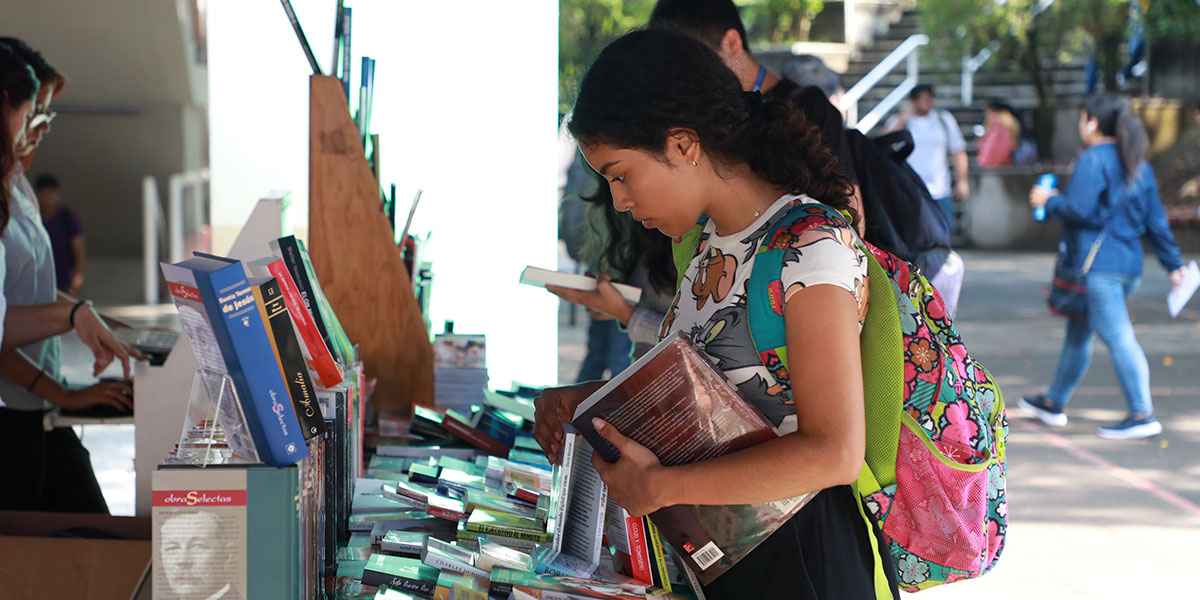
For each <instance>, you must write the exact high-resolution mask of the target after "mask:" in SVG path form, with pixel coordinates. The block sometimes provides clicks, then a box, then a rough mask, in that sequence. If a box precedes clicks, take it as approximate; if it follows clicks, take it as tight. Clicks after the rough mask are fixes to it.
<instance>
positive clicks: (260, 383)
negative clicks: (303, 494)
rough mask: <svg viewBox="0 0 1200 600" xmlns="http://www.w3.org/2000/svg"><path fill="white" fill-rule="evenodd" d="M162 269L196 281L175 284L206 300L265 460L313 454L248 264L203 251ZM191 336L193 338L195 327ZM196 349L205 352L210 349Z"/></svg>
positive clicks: (171, 277)
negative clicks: (249, 278) (252, 286)
mask: <svg viewBox="0 0 1200 600" xmlns="http://www.w3.org/2000/svg"><path fill="white" fill-rule="evenodd" d="M162 270H163V275H164V276H165V277H166V279H167V281H169V282H172V281H174V282H182V281H187V280H190V281H192V282H193V283H194V285H195V287H192V288H190V289H183V288H184V287H187V286H186V285H185V284H180V283H177V284H175V285H176V286H181V287H177V288H176V289H177V291H178V292H179V293H181V294H187V295H189V296H192V297H194V298H197V299H199V301H200V302H201V304H202V305H203V308H204V310H205V314H206V315H207V319H206V320H207V321H208V322H209V324H210V325H211V328H212V333H213V338H214V339H215V340H216V343H217V346H218V347H219V348H220V354H221V357H222V359H223V361H224V363H225V367H226V369H227V371H228V373H229V376H230V378H232V379H233V383H234V388H235V389H236V390H237V395H238V400H239V402H241V405H242V412H243V413H244V415H245V417H246V421H247V425H248V426H249V428H250V432H251V434H252V436H253V438H254V445H255V448H257V450H258V456H259V459H260V460H262V461H263V462H264V463H266V464H269V465H271V466H274V467H286V466H288V465H292V464H295V463H296V462H298V461H300V460H302V459H303V458H305V457H307V456H308V446H307V444H305V440H304V433H303V432H302V431H301V428H300V422H299V420H298V419H297V417H296V411H295V409H294V408H293V407H292V403H291V396H290V395H289V393H288V387H287V383H286V382H285V381H284V380H283V373H282V372H281V371H280V368H279V365H278V363H277V362H276V360H275V353H274V351H273V350H272V349H271V339H270V337H269V336H268V335H267V329H266V325H265V324H264V323H263V320H262V317H261V315H260V314H259V311H258V307H257V305H256V303H255V301H254V294H253V292H252V291H251V289H250V285H249V283H248V282H247V280H246V272H245V269H244V268H243V267H242V264H241V263H240V262H238V261H236V260H232V259H228V258H222V257H217V256H208V255H200V254H197V256H195V257H194V258H190V259H188V260H185V261H182V262H180V263H177V264H174V265H170V264H166V263H163V264H162ZM172 294H175V291H172ZM181 320H183V317H181ZM198 320H200V319H197V318H195V317H194V316H193V317H191V318H189V319H188V321H191V322H193V323H195V322H197V321H198ZM188 321H185V323H186V322H188ZM188 337H189V339H193V335H192V333H191V332H189V336H188ZM197 339H199V338H197ZM193 347H195V342H193ZM196 350H197V354H198V355H199V353H200V352H202V351H208V350H209V349H207V348H204V347H200V348H196ZM213 358H215V357H213Z"/></svg>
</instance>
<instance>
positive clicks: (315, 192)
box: [308, 75, 433, 414]
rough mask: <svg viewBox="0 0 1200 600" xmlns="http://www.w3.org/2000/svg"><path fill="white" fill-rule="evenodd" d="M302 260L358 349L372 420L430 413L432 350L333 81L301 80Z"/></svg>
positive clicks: (355, 132) (373, 182) (338, 88)
mask: <svg viewBox="0 0 1200 600" xmlns="http://www.w3.org/2000/svg"><path fill="white" fill-rule="evenodd" d="M309 91H310V100H309V102H310V105H309V163H308V164H309V171H308V172H309V175H308V190H309V203H308V207H309V208H308V227H309V234H308V236H309V244H308V246H309V253H310V254H311V255H312V261H313V267H314V268H315V269H316V271H317V277H318V278H319V279H320V280H321V286H322V287H323V288H324V290H325V295H326V296H327V297H328V298H329V303H330V305H332V306H333V310H334V312H336V313H337V316H338V318H339V319H340V320H341V322H342V326H343V327H344V328H345V329H346V334H347V335H348V336H350V341H351V342H352V343H354V344H357V345H358V347H359V357H360V358H361V360H362V361H363V365H364V367H365V368H366V373H367V377H368V378H372V377H374V378H376V379H377V380H378V383H377V384H376V386H375V393H374V395H373V396H372V401H373V404H374V407H375V410H376V411H377V412H378V413H381V414H383V413H401V414H407V413H408V412H409V411H410V409H411V407H412V405H413V404H427V405H432V404H433V346H432V344H430V342H429V335H428V333H427V332H426V330H425V323H424V321H423V320H422V318H421V311H420V308H419V307H418V306H417V301H416V298H415V297H414V296H413V288H412V283H411V279H410V278H409V275H408V270H407V269H405V267H404V261H403V260H402V259H401V257H400V250H399V248H397V246H396V243H395V236H394V234H393V233H392V229H391V227H390V226H389V225H388V222H387V215H385V214H384V212H383V208H382V204H381V202H380V195H379V187H378V184H377V183H376V180H375V176H374V174H373V173H372V172H371V169H370V168H369V166H368V165H367V160H366V158H365V157H364V156H363V149H362V143H361V142H360V141H359V137H358V130H357V129H355V127H354V122H353V121H352V120H351V119H350V111H349V108H348V107H347V105H346V96H345V95H344V93H343V91H342V84H341V82H340V81H339V80H338V79H337V78H335V77H328V76H320V75H314V76H313V77H312V78H311V79H310V84H309Z"/></svg>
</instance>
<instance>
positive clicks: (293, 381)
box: [250, 277, 325, 440]
mask: <svg viewBox="0 0 1200 600" xmlns="http://www.w3.org/2000/svg"><path fill="white" fill-rule="evenodd" d="M250 290H251V291H252V292H253V293H254V303H255V304H256V305H257V306H258V312H259V316H261V317H262V320H263V324H264V325H265V326H266V328H267V331H268V332H269V333H270V335H269V336H268V339H269V340H270V341H271V348H272V349H273V350H274V351H275V361H276V363H277V364H278V365H279V371H280V372H281V373H282V374H283V378H284V380H285V381H287V385H288V394H289V395H290V396H291V398H292V407H293V408H294V409H295V410H296V416H297V417H298V418H299V419H300V426H301V428H302V429H303V430H304V439H306V440H311V439H313V438H315V437H319V436H320V435H321V434H323V433H325V417H324V416H322V415H321V406H320V403H319V402H317V390H316V387H315V386H314V385H313V381H312V377H310V376H309V374H308V366H307V365H306V364H305V361H304V355H303V354H302V353H301V352H300V342H299V340H297V339H296V332H295V330H294V329H293V327H292V319H291V317H290V316H289V311H288V307H287V303H285V302H284V300H283V292H282V291H280V289H279V283H278V281H276V280H275V278H274V277H267V278H262V277H255V278H252V279H250Z"/></svg>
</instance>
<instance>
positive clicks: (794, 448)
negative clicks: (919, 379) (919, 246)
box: [592, 285, 866, 514]
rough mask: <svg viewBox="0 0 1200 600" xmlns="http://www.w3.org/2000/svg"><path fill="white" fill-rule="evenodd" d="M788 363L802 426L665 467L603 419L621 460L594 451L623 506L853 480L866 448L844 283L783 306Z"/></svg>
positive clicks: (854, 330)
mask: <svg viewBox="0 0 1200 600" xmlns="http://www.w3.org/2000/svg"><path fill="white" fill-rule="evenodd" d="M784 321H785V323H786V326H787V342H788V344H787V345H788V370H789V373H790V375H791V384H792V394H793V397H794V398H795V403H796V416H797V421H798V424H799V428H798V430H797V431H796V432H794V433H790V434H787V435H784V436H782V437H780V438H778V439H774V440H771V441H769V442H765V443H763V444H760V445H758V446H755V447H753V448H747V449H746V450H742V451H740V452H736V453H734V454H729V455H726V456H722V457H720V458H715V459H712V460H707V461H704V462H700V463H693V464H690V465H684V466H678V467H663V466H662V465H660V464H659V462H658V460H657V458H655V457H654V455H653V454H652V453H650V451H649V450H647V449H646V448H644V447H643V446H640V445H638V444H636V443H634V442H632V441H631V440H628V439H626V438H624V436H621V435H620V434H619V433H617V432H616V430H615V429H614V428H612V427H609V426H604V427H602V428H601V435H604V436H605V437H607V438H608V439H610V440H612V441H614V443H615V444H616V445H617V448H618V450H620V451H621V460H619V461H617V462H616V463H611V464H610V463H605V462H603V461H602V460H600V459H599V457H593V461H592V462H593V464H595V465H596V468H597V470H598V471H599V472H600V475H601V477H602V478H603V479H604V480H605V482H607V483H608V485H609V493H610V494H611V495H612V496H613V497H614V498H617V499H618V500H619V501H620V502H621V507H622V508H624V509H625V510H627V511H629V512H630V514H647V513H650V512H653V511H655V510H657V509H659V508H661V507H663V506H671V505H674V504H749V503H757V502H766V501H771V500H780V499H783V498H790V497H793V496H799V495H801V494H804V493H808V492H815V491H819V490H822V489H825V488H828V487H832V486H836V485H841V484H847V483H851V482H853V481H855V480H856V479H857V478H858V474H859V471H860V470H861V468H862V464H863V456H864V453H865V452H866V422H865V416H864V400H863V383H862V363H861V356H860V353H859V332H858V306H857V303H856V302H855V299H854V296H853V295H851V294H850V293H849V292H848V291H847V290H845V289H843V288H840V287H837V286H833V285H814V286H812V287H809V288H806V289H803V290H801V291H799V292H797V293H795V294H794V295H793V296H792V297H791V298H789V299H788V301H787V304H786V305H785V309H784Z"/></svg>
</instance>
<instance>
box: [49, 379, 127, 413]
mask: <svg viewBox="0 0 1200 600" xmlns="http://www.w3.org/2000/svg"><path fill="white" fill-rule="evenodd" d="M47 400H49V401H50V402H53V403H54V404H55V405H56V406H58V407H60V408H65V409H67V410H84V409H88V408H91V407H93V406H101V405H105V406H111V407H113V408H116V409H118V410H121V411H125V412H128V413H132V412H133V386H131V385H129V384H128V383H125V382H124V381H101V382H100V383H97V384H95V385H91V386H88V387H85V388H83V389H78V390H72V389H64V390H63V393H62V394H61V395H58V396H57V397H54V398H47Z"/></svg>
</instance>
